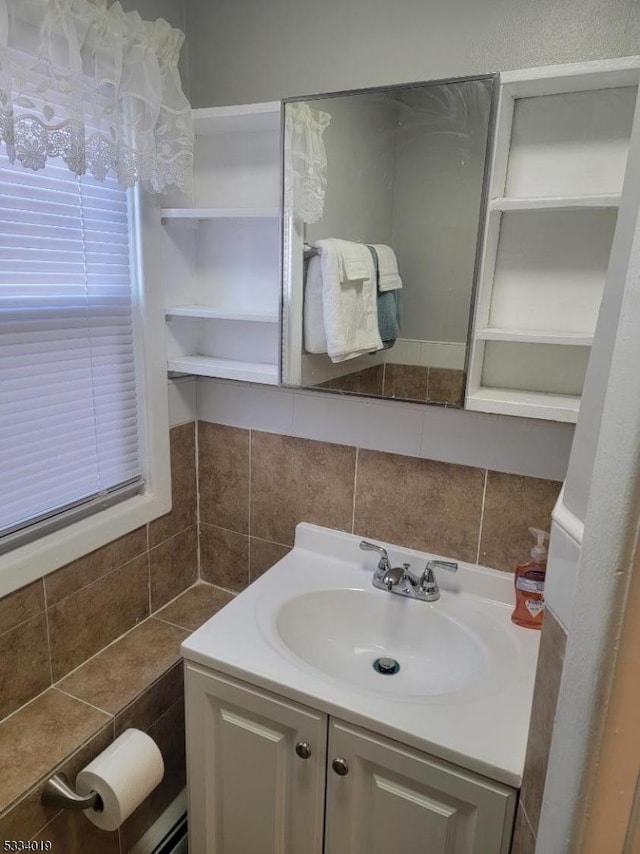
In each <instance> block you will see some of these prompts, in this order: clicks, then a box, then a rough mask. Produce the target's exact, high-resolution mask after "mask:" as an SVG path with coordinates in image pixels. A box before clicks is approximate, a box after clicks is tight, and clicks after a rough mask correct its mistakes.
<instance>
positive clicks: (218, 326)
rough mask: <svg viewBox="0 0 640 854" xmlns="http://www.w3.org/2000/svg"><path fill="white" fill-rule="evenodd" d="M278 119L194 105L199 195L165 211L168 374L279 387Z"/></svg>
mask: <svg viewBox="0 0 640 854" xmlns="http://www.w3.org/2000/svg"><path fill="white" fill-rule="evenodd" d="M280 116H281V112H280V103H279V102H270V103H264V104H249V105H246V106H231V107H212V108H206V109H199V110H194V111H193V122H194V130H195V153H194V190H193V197H191V198H188V197H186V196H184V195H180V196H176V197H174V198H166V199H165V200H164V205H165V206H164V207H162V208H161V210H160V217H161V221H162V224H163V226H164V229H163V235H162V243H163V246H162V251H163V273H164V281H165V288H164V290H165V311H166V319H167V351H168V352H167V366H168V369H169V371H174V372H177V373H188V374H197V375H201V376H210V377H222V378H226V379H237V380H245V381H247V382H259V383H266V384H277V383H278V379H279V354H280V294H281V286H280V243H281V236H280V231H281V226H280V224H281V214H280V197H281V192H282V190H281V174H282V170H281V167H280Z"/></svg>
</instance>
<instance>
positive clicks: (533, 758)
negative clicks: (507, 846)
mask: <svg viewBox="0 0 640 854" xmlns="http://www.w3.org/2000/svg"><path fill="white" fill-rule="evenodd" d="M566 642H567V634H566V632H565V630H564V628H563V627H562V625H561V624H560V623H559V622H558V620H557V619H556V618H555V616H554V614H553V612H552V611H550V610H549V609H548V608H547V610H546V612H545V617H544V624H543V627H542V637H541V638H540V652H539V655H538V667H537V670H536V682H535V688H534V695H533V707H532V709H531V724H530V726H529V740H528V742H527V755H526V759H525V764H524V777H523V781H522V789H521V791H520V812H521V813H522V818H521V819H520V821H521V823H523V822H526V825H527V826H528V829H529V831H530V834H531V835H533V837H534V838H535V836H536V835H537V833H538V824H539V822H540V811H541V808H542V795H543V792H544V784H545V779H546V776H547V763H548V761H549V750H550V748H551V735H552V733H553V724H554V721H555V714H556V706H557V703H558V692H559V690H560V677H561V675H562V666H563V663H564V651H565V646H566ZM525 830H526V828H525V827H523V828H522V829H521V834H522V836H523V838H525V839H526V838H528V834H526V833H525V832H524V831H525ZM528 850H529V849H527V848H526V847H523V849H522V851H523V852H527V851H528ZM530 850H531V851H533V848H531V849H530Z"/></svg>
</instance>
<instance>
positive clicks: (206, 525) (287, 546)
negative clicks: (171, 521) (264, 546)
mask: <svg viewBox="0 0 640 854" xmlns="http://www.w3.org/2000/svg"><path fill="white" fill-rule="evenodd" d="M202 526H203V527H204V528H215V529H216V530H218V531H227V533H229V534H235V535H236V536H238V537H247V539H252V540H259V541H260V542H261V543H271V545H273V546H282V548H283V549H292V548H293V544H292V543H280V542H278V541H277V540H267V539H265V538H264V537H255V536H251V537H249V534H243V533H242V531H234V530H233V528H225V527H223V526H222V525H212V524H211V523H210V522H203V523H202ZM201 580H202V581H203V582H204V583H205V584H211V585H213V586H214V587H219V585H218V584H216V583H215V582H213V581H207V580H206V579H205V578H203V579H201ZM183 592H184V591H183ZM178 595H179V594H178ZM176 598H177V597H176ZM163 607H164V606H163Z"/></svg>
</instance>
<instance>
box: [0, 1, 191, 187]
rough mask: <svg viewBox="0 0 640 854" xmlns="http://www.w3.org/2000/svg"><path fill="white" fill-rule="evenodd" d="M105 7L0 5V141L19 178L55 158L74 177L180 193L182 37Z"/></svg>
mask: <svg viewBox="0 0 640 854" xmlns="http://www.w3.org/2000/svg"><path fill="white" fill-rule="evenodd" d="M106 2H107V0H0V141H3V142H4V143H5V145H6V149H7V154H8V156H9V158H10V159H11V160H12V161H14V160H18V161H19V162H20V163H21V164H22V165H23V166H24V167H25V168H27V169H34V170H36V169H42V168H43V167H44V165H45V163H46V161H47V159H48V158H49V157H61V158H62V159H63V160H64V162H65V163H66V164H67V166H68V167H69V169H70V170H71V171H72V172H74V173H75V174H77V175H82V174H84V173H85V172H90V173H91V174H92V175H94V177H96V178H97V179H98V180H104V178H105V177H106V175H107V173H109V172H112V173H114V174H115V175H116V176H117V177H118V180H119V182H120V183H121V184H122V185H123V186H125V187H130V186H132V185H133V184H135V183H136V182H138V181H141V182H143V183H144V184H145V186H146V187H147V189H149V190H151V191H153V192H164V191H165V190H166V189H167V188H169V187H171V186H177V187H178V188H179V189H181V190H183V191H185V192H189V191H190V190H191V185H192V181H193V125H192V119H191V107H190V105H189V102H188V100H187V99H186V97H185V95H184V93H183V91H182V85H181V81H180V75H179V72H178V58H179V54H180V48H181V47H182V44H183V41H184V34H183V33H182V32H181V31H180V30H177V29H174V28H173V27H171V26H170V25H169V24H168V23H167V22H166V21H165V20H163V19H162V18H160V19H158V20H157V21H153V22H150V21H143V20H142V18H141V17H140V15H139V14H138V13H137V12H128V13H125V12H124V10H123V9H122V6H121V5H120V3H114V4H113V5H112V6H110V7H109V8H107V5H106Z"/></svg>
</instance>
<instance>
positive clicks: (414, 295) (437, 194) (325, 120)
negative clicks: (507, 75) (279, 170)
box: [282, 75, 496, 406]
mask: <svg viewBox="0 0 640 854" xmlns="http://www.w3.org/2000/svg"><path fill="white" fill-rule="evenodd" d="M495 88H496V77H495V75H490V76H483V77H475V78H464V79H457V80H446V81H437V82H433V83H420V84H412V85H408V86H392V87H385V88H379V89H369V90H364V91H358V92H340V93H336V94H331V95H323V96H320V97H314V98H304V99H301V98H296V99H288V100H286V101H285V102H284V126H285V127H284V145H283V157H284V175H285V192H284V217H283V220H284V239H283V252H284V257H283V274H284V276H283V279H284V300H283V356H282V381H283V383H284V384H285V385H289V386H297V387H307V388H309V387H310V388H314V389H323V390H327V391H332V392H341V393H347V394H358V395H367V396H375V397H384V398H395V399H401V400H410V401H420V402H423V403H434V404H439V405H448V406H462V404H463V400H464V386H465V366H466V362H467V352H468V346H469V327H470V318H471V313H472V304H473V294H474V286H475V270H476V254H477V247H478V245H479V239H480V234H481V228H482V222H483V217H484V197H485V192H484V187H485V182H486V175H487V172H488V168H487V163H488V160H489V156H490V144H489V140H490V137H491V126H492V118H493V110H494V98H495ZM370 247H372V249H371V248H370Z"/></svg>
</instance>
